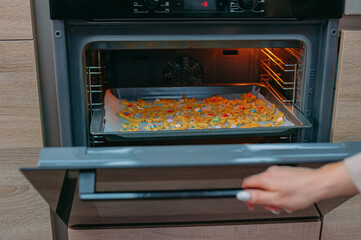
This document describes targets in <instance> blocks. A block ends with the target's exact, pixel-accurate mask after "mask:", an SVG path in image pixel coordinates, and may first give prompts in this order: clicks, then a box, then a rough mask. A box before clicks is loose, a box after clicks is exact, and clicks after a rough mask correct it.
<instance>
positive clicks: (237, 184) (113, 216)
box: [21, 142, 361, 227]
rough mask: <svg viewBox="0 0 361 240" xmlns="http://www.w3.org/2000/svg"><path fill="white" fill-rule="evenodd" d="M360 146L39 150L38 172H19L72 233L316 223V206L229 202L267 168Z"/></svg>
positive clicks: (336, 155)
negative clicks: (284, 210) (280, 210)
mask: <svg viewBox="0 0 361 240" xmlns="http://www.w3.org/2000/svg"><path fill="white" fill-rule="evenodd" d="M360 150H361V142H350V143H337V144H331V143H313V144H250V145H241V144H239V145H238V144H237V145H236V144H235V145H199V146H194V145H192V146H162V147H156V146H155V147H116V148H85V147H72V148H44V149H43V150H42V152H41V155H40V160H39V166H38V168H35V169H26V168H23V169H21V170H22V172H23V173H24V174H25V176H26V177H27V178H28V179H29V181H30V182H31V183H32V184H33V185H34V187H35V188H36V189H37V190H38V191H39V193H40V194H41V195H42V196H43V198H44V199H45V200H46V201H47V202H48V203H49V205H50V207H51V209H52V210H53V211H54V212H56V214H57V215H58V216H59V217H60V218H61V219H62V220H63V221H64V223H65V224H67V225H68V226H71V227H81V226H87V227H89V226H104V225H113V226H114V225H122V224H127V225H129V224H160V223H162V224H165V223H202V222H218V221H243V220H257V221H258V220H264V219H268V220H271V219H276V220H277V221H278V220H281V219H282V218H287V219H290V218H295V219H299V218H302V219H307V218H309V219H315V218H317V219H319V218H320V213H319V212H318V210H317V209H316V207H315V206H312V207H310V208H308V209H306V210H302V211H296V212H295V213H293V214H291V215H289V214H284V215H283V214H281V215H273V214H271V213H269V212H267V211H265V210H263V209H261V208H256V209H255V211H254V212H252V213H250V212H249V211H248V209H247V207H246V206H245V204H242V203H241V202H239V201H238V200H236V197H235V196H236V194H237V192H238V191H240V190H241V184H242V179H243V178H245V177H247V176H249V175H252V174H255V173H259V172H262V171H264V170H265V169H266V168H267V167H268V166H270V165H273V164H280V165H284V164H287V165H288V164H290V165H299V164H301V165H306V166H307V164H315V163H326V162H334V161H340V160H343V159H344V158H346V157H349V156H351V155H353V154H356V153H358V152H359V151H360Z"/></svg>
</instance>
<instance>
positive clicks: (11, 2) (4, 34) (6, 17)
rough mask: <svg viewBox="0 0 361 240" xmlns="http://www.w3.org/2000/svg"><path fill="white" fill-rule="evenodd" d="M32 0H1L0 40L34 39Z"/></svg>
mask: <svg viewBox="0 0 361 240" xmlns="http://www.w3.org/2000/svg"><path fill="white" fill-rule="evenodd" d="M31 2H32V1H31V0H0V29H1V31H0V40H17V39H33V30H32V19H31V18H32V16H31Z"/></svg>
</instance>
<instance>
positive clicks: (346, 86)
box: [331, 31, 361, 142]
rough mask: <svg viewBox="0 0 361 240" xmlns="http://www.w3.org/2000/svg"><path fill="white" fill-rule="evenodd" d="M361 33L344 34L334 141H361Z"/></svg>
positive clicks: (337, 89)
mask: <svg viewBox="0 0 361 240" xmlns="http://www.w3.org/2000/svg"><path fill="white" fill-rule="evenodd" d="M360 42H361V31H342V39H341V47H340V57H339V67H338V78H337V84H336V98H335V108H334V116H333V126H332V133H331V140H332V141H333V142H345V141H356V140H358V141H359V140H361V111H360V109H361V44H360Z"/></svg>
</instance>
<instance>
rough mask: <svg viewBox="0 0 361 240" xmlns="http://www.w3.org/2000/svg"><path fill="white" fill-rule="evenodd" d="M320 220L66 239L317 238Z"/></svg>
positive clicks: (81, 233) (108, 232) (95, 233)
mask: <svg viewBox="0 0 361 240" xmlns="http://www.w3.org/2000/svg"><path fill="white" fill-rule="evenodd" d="M320 228H321V223H320V222H319V221H317V222H293V223H264V224H243V225H233V224H231V225H223V226H222V225H214V226H188V227H151V228H145V227H144V228H124V229H94V230H76V229H70V230H69V240H83V239H87V240H96V239H121V240H138V239H139V240H140V239H144V240H159V239H172V240H219V239H227V240H239V239H247V240H258V239H262V240H267V239H272V240H273V239H279V240H283V239H284V240H289V239H297V240H303V239H304V240H313V239H314V240H316V239H319V237H320Z"/></svg>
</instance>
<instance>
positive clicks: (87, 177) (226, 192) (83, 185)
mask: <svg viewBox="0 0 361 240" xmlns="http://www.w3.org/2000/svg"><path fill="white" fill-rule="evenodd" d="M95 179H96V173H95V170H89V171H80V172H79V198H80V199H81V200H83V201H106V200H155V199H158V200H161V199H194V198H236V195H237V193H238V192H240V191H242V189H203V190H177V191H174V190H173V191H136V192H96V191H95Z"/></svg>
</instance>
